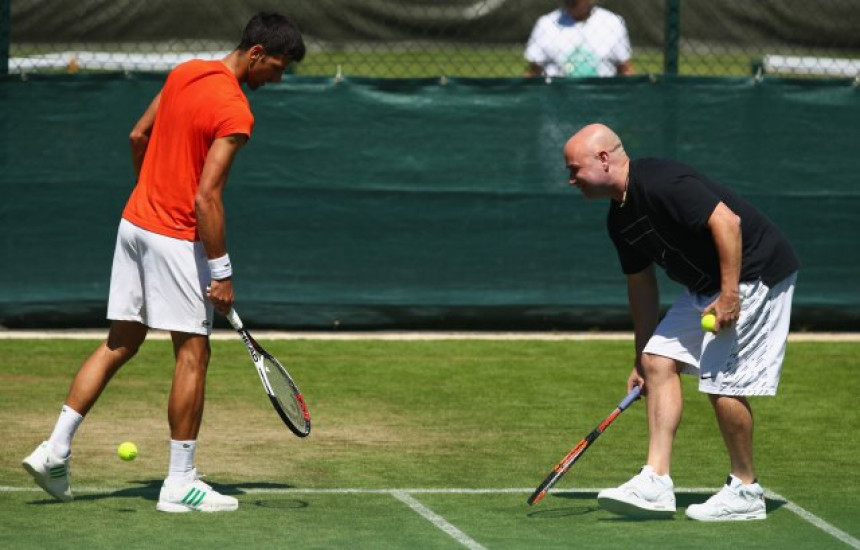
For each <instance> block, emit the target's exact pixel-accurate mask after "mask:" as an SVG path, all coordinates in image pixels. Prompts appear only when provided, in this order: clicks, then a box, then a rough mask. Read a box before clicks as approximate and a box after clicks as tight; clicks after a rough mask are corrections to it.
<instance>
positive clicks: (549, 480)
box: [528, 386, 641, 504]
mask: <svg viewBox="0 0 860 550" xmlns="http://www.w3.org/2000/svg"><path fill="white" fill-rule="evenodd" d="M640 389H641V388H640V387H639V386H633V389H632V390H630V393H628V394H627V396H626V397H625V398H624V399H623V400H622V401H621V403H619V404H618V406H617V407H616V408H615V410H614V411H612V414H610V415H609V416H607V417H606V418H605V419H604V420H603V422H601V423H600V425H599V426H597V427H596V428H594V430H592V431H591V433H590V434H588V435H587V436H585V437H584V438H583V439H582V440H581V441H580V442H579V443H577V444H576V446H575V447H574V448H573V449H571V450H570V452H568V453H567V455H565V457H564V458H562V459H561V462H559V463H558V464H556V465H555V468H553V469H552V471H551V472H550V473H549V475H548V476H546V479H544V480H543V481H542V482H541V484H540V485H538V488H537V489H535V491H534V493H532V496H530V497H529V499H528V503H529V504H537V503H538V502H540V501H541V500H542V499H543V497H545V496H546V494H547V492H548V491H549V490H550V489H551V488H552V486H553V485H555V483H556V482H557V481H558V480H559V479H561V476H563V475H564V474H565V473H566V472H567V471H568V470H569V469H570V467H571V466H573V464H574V463H575V462H576V461H577V460H579V457H581V456H582V455H583V453H585V451H587V450H588V447H590V446H591V444H592V443H594V440H595V439H597V438H598V437H599V436H600V434H602V433H603V431H604V430H605V429H606V428H608V427H609V425H610V424H612V422H613V421H614V420H615V419H616V418H617V417H618V415H619V414H621V413H622V412H623V411H624V409H626V408H627V407H629V406H630V404H631V403H633V402H634V401H636V398H637V397H639V390H640Z"/></svg>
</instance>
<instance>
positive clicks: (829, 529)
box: [765, 491, 860, 549]
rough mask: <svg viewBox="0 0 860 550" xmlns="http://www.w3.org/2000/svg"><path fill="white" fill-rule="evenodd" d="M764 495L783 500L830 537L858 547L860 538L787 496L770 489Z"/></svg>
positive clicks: (786, 505) (859, 546)
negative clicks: (838, 527)
mask: <svg viewBox="0 0 860 550" xmlns="http://www.w3.org/2000/svg"><path fill="white" fill-rule="evenodd" d="M765 495H766V496H767V498H770V499H774V500H781V501H783V502H785V507H786V508H787V509H789V510H791V511H792V512H794V513H795V514H797V515H798V516H800V517H801V518H803V519H805V520H806V521H808V522H809V523H811V524H812V525H814V526H816V527H818V528H819V529H821V530H822V531H824V532H825V533H827V534H828V535H830V536H832V537H836V538H837V539H839V540H841V541H842V542H844V543H845V544H847V545H848V546H850V547H851V548H857V549H860V540H858V539H855V538H854V537H852V536H851V535H849V534H848V533H846V532H844V531H841V530H839V529H837V528H836V527H834V526H832V525H830V524H829V523H827V522H826V521H824V520H823V519H821V518H820V517H818V516H816V515H815V514H813V513H811V512H808V511H807V510H804V509H803V508H801V507H800V506H798V505H797V504H795V503H793V502H791V501H790V500H788V499H787V498H785V497H782V496H780V495H778V494H776V493H772V492H770V491H767V492H766V493H765Z"/></svg>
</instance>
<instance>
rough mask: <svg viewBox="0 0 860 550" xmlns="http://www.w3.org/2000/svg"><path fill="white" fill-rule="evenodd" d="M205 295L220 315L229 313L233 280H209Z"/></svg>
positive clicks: (231, 302) (231, 305)
mask: <svg viewBox="0 0 860 550" xmlns="http://www.w3.org/2000/svg"><path fill="white" fill-rule="evenodd" d="M206 296H207V297H208V298H209V301H210V302H212V305H213V306H215V311H217V312H218V313H220V314H221V315H227V314H228V313H230V308H232V307H233V281H231V280H230V279H223V280H221V281H209V288H208V289H206Z"/></svg>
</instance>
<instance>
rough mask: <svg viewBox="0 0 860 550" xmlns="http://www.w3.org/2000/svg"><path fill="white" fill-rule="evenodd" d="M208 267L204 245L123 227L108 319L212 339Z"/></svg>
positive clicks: (126, 223)
mask: <svg viewBox="0 0 860 550" xmlns="http://www.w3.org/2000/svg"><path fill="white" fill-rule="evenodd" d="M208 284H209V264H208V263H207V261H206V252H205V251H204V249H203V244H202V243H201V242H199V241H195V242H192V241H184V240H182V239H174V238H172V237H165V236H164V235H159V234H158V233H153V232H151V231H147V230H145V229H141V228H140V227H137V226H136V225H134V224H132V223H131V222H129V221H128V220H125V219H123V220H122V221H120V223H119V231H118V232H117V238H116V249H115V250H114V256H113V269H112V271H111V277H110V298H109V299H108V313H107V317H108V319H111V320H113V321H137V322H138V323H143V324H144V325H146V326H148V327H150V328H154V329H161V330H169V331H177V332H188V333H192V334H205V335H208V334H210V333H211V331H212V318H213V308H212V302H210V301H209V299H208V297H207V296H206V285H208Z"/></svg>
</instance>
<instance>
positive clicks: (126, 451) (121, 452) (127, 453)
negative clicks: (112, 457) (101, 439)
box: [116, 441, 137, 462]
mask: <svg viewBox="0 0 860 550" xmlns="http://www.w3.org/2000/svg"><path fill="white" fill-rule="evenodd" d="M116 454H117V456H119V457H120V458H121V459H123V460H125V461H126V462H128V461H131V460H134V459H135V458H137V445H135V444H134V443H132V442H131V441H126V442H125V443H122V444H121V445H120V446H119V447H118V448H117V450H116Z"/></svg>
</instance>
